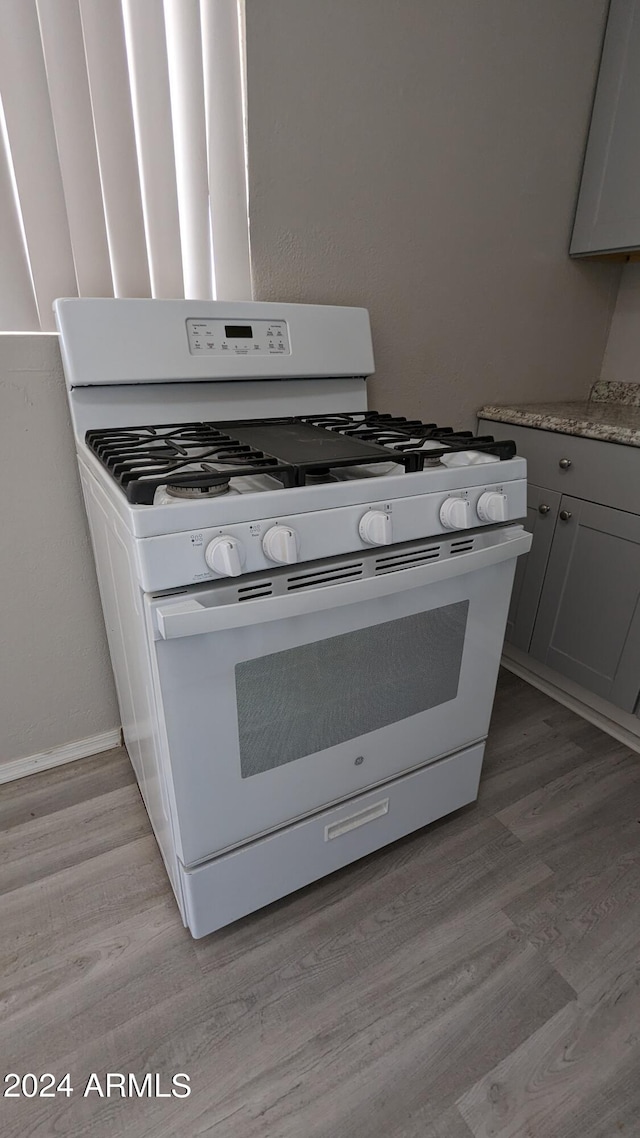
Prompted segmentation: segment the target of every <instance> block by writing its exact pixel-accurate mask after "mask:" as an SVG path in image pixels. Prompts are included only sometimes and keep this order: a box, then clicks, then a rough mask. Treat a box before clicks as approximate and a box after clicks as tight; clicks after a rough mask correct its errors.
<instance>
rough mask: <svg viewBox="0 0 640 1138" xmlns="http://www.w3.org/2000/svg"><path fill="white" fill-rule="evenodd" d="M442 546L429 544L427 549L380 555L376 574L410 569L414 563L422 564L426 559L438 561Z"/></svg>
mask: <svg viewBox="0 0 640 1138" xmlns="http://www.w3.org/2000/svg"><path fill="white" fill-rule="evenodd" d="M441 550H442V547H441V546H440V545H429V546H427V547H426V548H425V549H416V550H414V551H413V552H412V553H396V554H394V555H393V556H391V557H378V558H377V559H376V569H375V572H376V576H378V574H380V573H396V572H397V571H398V570H400V569H409V568H410V567H411V566H412V565H420V564H422V562H424V561H437V560H438V558H439V557H440V553H441Z"/></svg>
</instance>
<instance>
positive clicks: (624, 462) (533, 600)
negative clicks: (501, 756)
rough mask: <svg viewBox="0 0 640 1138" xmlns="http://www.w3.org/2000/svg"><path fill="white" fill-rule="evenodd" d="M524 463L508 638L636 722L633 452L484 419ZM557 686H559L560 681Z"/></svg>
mask: <svg viewBox="0 0 640 1138" xmlns="http://www.w3.org/2000/svg"><path fill="white" fill-rule="evenodd" d="M479 430H480V433H481V434H485V435H488V434H492V435H494V436H495V438H497V439H513V440H514V442H515V444H516V446H517V449H518V454H520V455H522V457H523V458H526V460H527V472H528V479H529V489H528V501H527V506H528V509H527V518H526V522H525V525H526V527H527V529H528V530H529V531H530V532H531V533H532V534H533V542H532V545H531V550H530V552H529V553H528V554H527V556H526V558H525V557H522V558H520V559H519V561H518V568H517V570H516V578H515V582H514V588H513V594H512V599H511V607H510V610H509V617H508V623H507V633H506V640H507V641H508V642H509V643H510V644H511V645H512V646H513V647H514V648H516V649H518V650H519V651H520V652H524V653H526V654H528V655H529V657H530V658H531V660H532V663H533V661H534V660H537V661H539V662H541V663H543V664H545V665H546V666H547V667H548V668H549V669H552V670H553V671H554V672H555V673H556V675H557V676H558V680H559V681H560V677H564V678H566V679H567V680H570V681H572V682H573V683H576V684H578V685H579V686H580V687H582V688H583V689H584V695H585V702H588V697H587V693H588V692H593V693H594V694H595V695H597V696H600V697H601V698H602V699H605V700H607V701H608V702H609V703H610V704H611V705H612V706H615V707H617V708H620V709H621V710H623V711H626V712H632V713H633V712H635V713H636V714H638V715H640V448H639V447H632V446H622V445H621V444H618V443H610V442H601V441H600V440H598V439H585V438H580V437H577V436H575V435H563V434H559V433H556V432H553V431H545V430H536V429H534V428H532V427H523V426H520V425H517V426H516V425H515V424H511V423H498V422H492V421H490V420H488V419H481V420H480V424H479ZM560 686H562V685H561V684H560Z"/></svg>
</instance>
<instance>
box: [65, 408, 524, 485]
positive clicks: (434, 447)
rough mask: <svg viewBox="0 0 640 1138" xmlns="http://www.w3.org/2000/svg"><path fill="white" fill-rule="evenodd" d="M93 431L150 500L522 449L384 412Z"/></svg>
mask: <svg viewBox="0 0 640 1138" xmlns="http://www.w3.org/2000/svg"><path fill="white" fill-rule="evenodd" d="M85 437H86V442H87V445H88V446H89V448H90V449H91V450H92V451H93V452H94V454H95V455H97V457H98V458H99V459H100V461H101V462H102V464H103V465H104V466H105V467H106V469H107V470H108V471H109V473H110V474H111V476H112V477H113V478H114V479H115V481H116V482H117V483H118V484H119V485H120V486H121V487H122V489H123V491H124V493H125V494H126V496H127V498H128V500H129V501H130V502H134V503H139V504H146V505H150V504H151V503H153V499H154V495H155V492H156V490H157V488H158V487H159V486H167V487H176V488H182V489H185V490H186V489H193V490H198V489H200V490H206V488H209V487H210V488H214V487H223V486H226V485H228V483H229V481H230V480H231V479H232V478H239V477H244V476H247V475H265V474H266V475H270V476H272V477H273V478H275V479H276V480H277V481H278V482H280V483H281V484H282V485H283V486H304V485H306V484H310V485H313V484H315V485H317V484H318V483H319V482H326V481H332V480H333V476H332V474H331V471H332V470H334V469H338V468H340V467H347V466H351V467H353V466H371V465H373V464H375V463H389V462H394V463H397V464H398V465H400V466H403V467H404V469H405V471H408V472H414V471H420V470H423V469H424V466H425V464H429V463H431V462H438V461H439V459H440V458H441V457H442V456H443V455H445V454H451V453H453V452H455V451H461V450H474V451H485V452H487V453H489V454H492V455H495V456H496V457H497V458H499V459H501V460H502V459H508V458H512V457H513V455H514V454H515V453H516V447H515V443H513V442H507V441H496V440H495V439H494V438H493V437H492V436H491V435H483V436H481V437H474V436H473V434H472V433H471V431H461V432H455V431H453V430H452V429H451V427H438V426H437V425H436V424H435V423H421V422H420V420H418V419H405V418H402V417H398V416H393V415H381V414H378V412H376V411H362V412H354V413H351V414H347V413H338V414H332V415H328V414H325V415H304V416H296V417H287V418H276V419H247V420H239V421H233V422H222V423H216V422H211V423H174V424H166V425H162V426H155V427H145V426H141V427H120V428H110V429H107V430H101V431H87V434H86V436H85Z"/></svg>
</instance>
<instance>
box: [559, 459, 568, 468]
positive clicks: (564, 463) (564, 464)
mask: <svg viewBox="0 0 640 1138" xmlns="http://www.w3.org/2000/svg"><path fill="white" fill-rule="evenodd" d="M558 466H559V467H560V469H561V470H568V469H569V467H570V466H571V459H570V458H561V459H560V462H559V463H558Z"/></svg>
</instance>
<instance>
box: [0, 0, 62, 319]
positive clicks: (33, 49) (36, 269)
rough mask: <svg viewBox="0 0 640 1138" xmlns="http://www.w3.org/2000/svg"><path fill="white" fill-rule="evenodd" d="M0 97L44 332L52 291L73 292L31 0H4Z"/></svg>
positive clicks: (60, 180)
mask: <svg viewBox="0 0 640 1138" xmlns="http://www.w3.org/2000/svg"><path fill="white" fill-rule="evenodd" d="M2 24H3V27H2V35H0V97H1V98H2V103H3V107H4V115H5V121H6V127H7V132H8V135H9V139H10V142H11V157H12V161H13V169H14V174H15V179H16V185H17V189H18V196H19V200H20V209H21V213H22V222H23V225H24V231H25V237H26V243H27V250H28V254H29V261H30V265H31V275H32V279H33V286H34V289H35V295H36V302H37V305H38V313H39V317H40V327H41V328H42V330H43V331H53V330H54V319H53V312H52V308H51V306H52V304H53V301H54V300H55V298H56V297H57V296H74V295H76V294H77V283H76V274H75V268H74V264H73V256H72V253H71V238H70V235H69V225H68V222H67V212H66V207H65V200H64V191H63V187H62V178H61V175H60V166H59V163H58V152H57V148H56V139H55V133H54V128H53V118H52V115H51V104H50V102H49V91H48V87H47V78H46V73H45V66H44V57H43V54H42V42H41V40H40V26H39V24H38V15H37V12H36V6H35V0H3V3H2Z"/></svg>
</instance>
